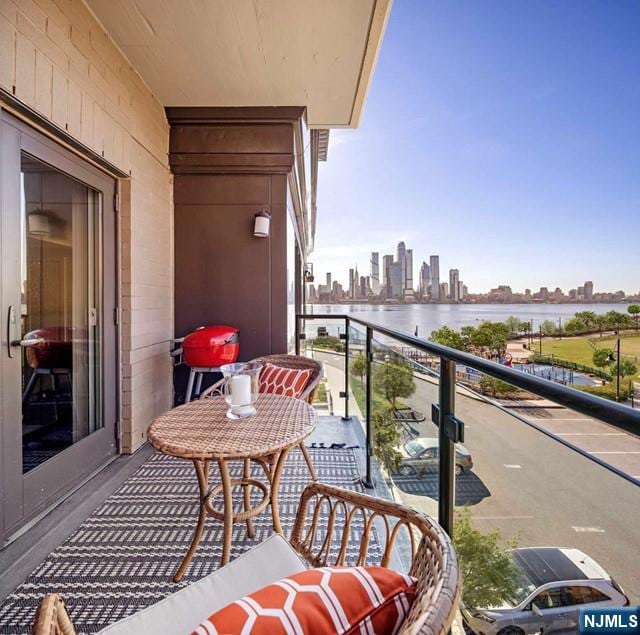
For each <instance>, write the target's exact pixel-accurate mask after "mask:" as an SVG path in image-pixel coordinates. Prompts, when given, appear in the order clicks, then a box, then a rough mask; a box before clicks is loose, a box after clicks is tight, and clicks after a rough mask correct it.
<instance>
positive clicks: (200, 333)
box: [182, 324, 240, 403]
mask: <svg viewBox="0 0 640 635" xmlns="http://www.w3.org/2000/svg"><path fill="white" fill-rule="evenodd" d="M239 350H240V332H239V331H238V329H237V328H235V327H233V326H227V325H224V324H220V325H215V326H201V327H200V328H197V329H196V330H195V331H193V332H192V333H189V335H187V336H186V337H185V338H184V341H183V342H182V356H183V361H184V363H185V364H187V366H190V367H191V372H190V373H189V383H188V384H187V392H186V395H185V403H186V402H188V401H190V400H191V394H192V392H193V384H194V381H195V383H196V394H200V389H201V387H202V376H203V374H204V373H213V372H217V371H218V370H219V368H220V366H222V365H223V364H233V363H234V362H235V361H236V360H237V359H238V352H239Z"/></svg>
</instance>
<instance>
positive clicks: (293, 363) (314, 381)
mask: <svg viewBox="0 0 640 635" xmlns="http://www.w3.org/2000/svg"><path fill="white" fill-rule="evenodd" d="M251 361H253V362H257V363H259V364H273V365H274V366H280V367H281V368H293V369H296V370H308V369H310V370H311V371H312V372H311V376H310V377H309V381H308V382H307V385H306V386H305V387H304V390H303V391H302V393H301V394H300V395H299V396H298V399H302V400H304V401H306V402H307V403H312V402H313V398H314V396H315V394H316V391H317V390H318V386H319V385H320V380H321V379H322V364H320V363H319V362H316V361H315V360H313V359H309V358H308V357H302V356H301V355H286V354H282V355H265V356H263V357H256V359H254V360H251ZM223 381H224V380H220V381H218V382H216V383H215V384H213V385H212V386H209V388H207V389H206V390H204V391H202V393H201V394H200V399H206V398H207V397H211V396H212V395H215V394H220V388H221V387H222V384H223ZM298 447H299V448H300V450H301V451H302V454H303V456H304V460H305V461H306V463H307V467H308V468H309V473H310V474H311V480H312V481H313V482H315V481H317V480H318V475H317V473H316V469H315V467H314V465H313V461H312V460H311V456H309V451H308V450H307V446H306V445H305V444H304V442H302V443H301V444H300V445H299V446H298Z"/></svg>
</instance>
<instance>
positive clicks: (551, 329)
mask: <svg viewBox="0 0 640 635" xmlns="http://www.w3.org/2000/svg"><path fill="white" fill-rule="evenodd" d="M540 330H541V331H542V334H543V335H555V334H556V330H557V327H556V323H555V322H553V321H552V320H544V322H542V323H541V324H540Z"/></svg>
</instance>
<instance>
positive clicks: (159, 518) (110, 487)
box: [0, 413, 406, 633]
mask: <svg viewBox="0 0 640 635" xmlns="http://www.w3.org/2000/svg"><path fill="white" fill-rule="evenodd" d="M319 414H320V416H319V417H318V422H317V427H316V430H315V431H314V433H313V434H312V436H311V437H310V438H309V439H308V440H307V445H308V446H310V447H311V448H312V450H311V454H312V458H313V460H314V463H315V465H316V469H317V470H318V475H319V478H320V480H321V481H323V482H328V483H332V484H335V485H337V486H341V487H346V488H349V489H355V490H358V491H362V492H366V493H368V494H371V495H374V496H385V497H386V496H389V491H388V489H386V486H385V484H384V480H383V479H379V480H378V482H379V483H380V485H379V487H378V488H377V489H375V490H371V489H369V490H367V489H365V488H364V487H363V486H362V484H361V482H360V479H361V476H362V475H363V474H364V469H365V452H364V445H365V438H364V432H363V427H362V424H361V423H360V421H359V420H358V418H357V417H353V418H352V419H351V420H349V421H344V420H343V419H342V418H341V417H338V416H329V415H324V414H322V413H319ZM332 444H336V445H334V446H333V448H332ZM322 446H324V447H322ZM169 462H170V463H172V465H171V466H169V470H167V465H166V464H167V463H169ZM213 469H214V470H215V468H213ZM145 470H146V473H145ZM163 470H164V472H163ZM216 477H217V475H216V474H215V473H214V472H212V479H211V480H212V482H215V479H216ZM308 479H309V475H308V471H307V469H306V466H305V464H304V461H303V459H302V454H301V453H300V452H298V451H295V450H294V451H292V452H291V454H290V456H289V458H288V462H287V466H286V467H285V471H284V474H283V478H282V480H281V484H280V485H281V487H280V493H281V495H280V512H281V517H282V521H283V525H284V529H285V534H287V533H288V531H290V529H291V526H292V521H293V518H294V517H295V512H296V510H297V504H296V503H297V500H298V497H299V494H300V492H301V491H302V489H303V488H304V486H305V484H306V483H307V482H308ZM195 484H196V477H195V473H194V472H193V469H192V466H191V464H190V462H188V461H182V460H180V459H173V458H171V457H166V456H164V455H160V454H159V453H157V452H155V450H153V449H152V448H151V447H150V446H144V447H143V448H141V449H140V450H139V451H138V452H137V453H136V454H134V455H132V456H121V457H118V458H117V459H115V460H114V461H113V462H112V463H111V464H110V465H109V466H107V467H106V468H105V469H104V470H102V471H101V472H100V473H98V474H97V475H96V476H94V477H93V478H92V479H91V480H90V481H88V482H87V483H85V484H84V485H83V486H82V487H80V488H79V489H78V490H76V491H75V492H74V493H73V494H72V495H71V496H69V497H68V498H67V499H66V500H65V501H63V502H62V503H61V504H60V505H59V506H58V507H56V508H55V509H53V510H52V511H51V512H49V513H48V514H47V515H46V516H44V517H43V518H42V519H40V520H39V521H38V522H36V523H34V524H33V525H32V526H31V527H29V528H28V529H27V530H25V531H24V533H23V534H22V535H21V536H19V537H17V538H16V539H15V540H14V541H13V542H11V543H10V544H9V545H8V546H6V547H5V548H4V549H3V550H2V551H1V552H0V571H2V575H1V576H0V632H3V633H5V632H6V633H22V632H28V630H29V629H28V626H29V620H30V619H32V617H33V611H34V610H35V605H36V604H37V601H38V599H39V598H40V597H41V596H43V595H44V594H45V593H47V592H53V591H56V592H60V593H61V594H62V595H63V597H65V600H66V601H67V604H68V605H69V606H70V607H71V611H72V618H74V619H75V620H76V621H79V622H80V625H81V626H82V627H83V630H86V629H87V628H88V629H89V630H96V629H97V628H101V627H102V626H104V625H106V623H108V622H109V621H117V619H120V618H121V617H123V616H124V615H125V614H127V613H130V612H135V611H137V610H139V609H140V608H142V607H143V606H144V605H148V604H151V603H154V602H155V601H157V600H159V599H161V598H162V597H164V596H166V595H167V594H169V593H171V592H172V591H173V590H175V589H177V588H179V587H180V586H183V585H184V584H188V583H189V582H191V581H193V580H195V579H199V578H200V577H202V576H203V575H206V574H207V573H209V572H210V571H211V570H214V569H215V568H217V567H218V566H219V556H220V554H219V551H220V549H221V540H218V538H220V537H221V533H220V532H221V523H218V522H217V521H215V520H214V519H208V520H207V529H205V540H203V542H202V543H201V545H200V548H199V550H198V552H197V554H196V557H195V558H194V560H193V561H192V563H191V566H190V569H188V570H187V575H185V578H184V579H183V582H181V583H180V584H178V585H175V584H174V583H173V582H172V581H171V577H172V571H174V569H175V568H176V565H175V562H176V557H177V559H178V562H179V560H180V559H181V557H182V555H184V553H185V552H186V549H185V548H184V545H185V544H188V542H189V541H190V537H191V534H192V530H193V527H194V524H195V516H194V514H195V513H196V512H195V508H197V489H196V487H195ZM194 505H195V508H194ZM191 516H193V518H192V517H191ZM270 523H271V519H270V513H269V511H268V510H265V512H263V513H262V514H261V515H260V516H259V517H258V518H257V519H256V522H255V526H256V537H255V538H254V539H253V540H251V539H248V538H247V536H246V528H245V527H244V523H238V524H237V525H234V538H233V540H234V549H233V550H232V557H235V556H237V555H239V553H241V552H242V551H243V550H247V549H249V548H251V546H253V545H254V544H256V543H257V542H259V541H260V540H263V539H264V538H265V537H266V536H267V535H269V534H270V533H271V532H272V527H271V524H270ZM136 531H138V532H139V533H138V534H136V533H135V532H136ZM130 532H133V533H130ZM140 532H142V533H144V536H151V535H152V534H153V536H154V538H148V539H147V538H146V537H143V536H142V534H141V533H140ZM206 532H209V534H208V539H207V533H206ZM170 536H174V538H171V537H170ZM155 537H157V539H156V538H155ZM147 542H148V544H147ZM156 542H157V543H158V545H159V546H158V548H157V549H156V548H155V544H154V543H156ZM376 548H377V547H376V546H374V547H372V549H373V550H375V549H376ZM405 550H406V545H403V543H402V541H401V542H400V544H399V547H398V549H397V550H396V551H397V553H396V555H395V558H396V559H397V560H396V566H397V567H398V568H403V569H404V568H406V566H403V565H402V562H406V560H405V558H406V553H405ZM146 554H148V555H146ZM198 554H200V555H199V556H198ZM83 567H84V569H83ZM99 571H102V572H103V573H98V572H99ZM94 575H95V576H98V577H97V578H96V579H95V581H94V583H93V584H92V583H91V577H92V576H94ZM87 576H88V577H87ZM100 576H103V577H100ZM74 580H75V581H74ZM98 580H100V582H99V581H98ZM25 581H27V584H23V583H25ZM103 584H104V586H103ZM74 585H75V586H74ZM16 589H17V592H16ZM123 593H124V594H125V599H122V597H121V596H122V594H123ZM127 593H130V594H131V597H132V598H135V599H132V600H131V604H130V605H129V604H128V603H127V599H126V594H127ZM92 594H93V595H92ZM95 594H98V595H99V596H100V598H101V599H100V602H101V603H104V604H105V605H106V608H104V607H103V608H101V609H100V610H99V611H98V612H97V613H95V612H93V613H91V615H92V617H91V620H93V621H90V622H87V621H86V620H87V619H88V618H87V617H86V615H87V612H88V611H89V610H91V611H94V609H89V608H82V607H78V606H77V605H76V611H77V616H76V617H74V615H73V606H74V600H75V602H76V603H80V604H82V603H83V602H84V603H85V605H86V607H88V606H89V603H90V602H92V601H93V602H95V597H94V596H95ZM74 595H75V597H74ZM141 597H142V598H143V599H142V600H141V599H140V598H141ZM96 611H97V609H96ZM83 619H84V620H85V621H84V622H83ZM92 624H93V625H94V627H95V628H94V627H92V626H91V625H92Z"/></svg>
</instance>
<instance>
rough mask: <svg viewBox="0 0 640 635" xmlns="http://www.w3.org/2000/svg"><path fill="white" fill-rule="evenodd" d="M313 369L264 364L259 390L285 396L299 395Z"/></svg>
mask: <svg viewBox="0 0 640 635" xmlns="http://www.w3.org/2000/svg"><path fill="white" fill-rule="evenodd" d="M312 372H313V371H312V370H311V369H310V368H309V369H307V370H302V369H297V368H282V367H281V366H275V365H274V364H269V363H267V364H265V365H264V368H263V369H262V372H261V373H260V392H263V393H264V392H268V393H271V394H274V395H284V396H285V397H299V396H300V395H301V394H302V393H303V391H304V389H305V387H306V385H307V384H308V383H309V378H310V377H311V373H312Z"/></svg>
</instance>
